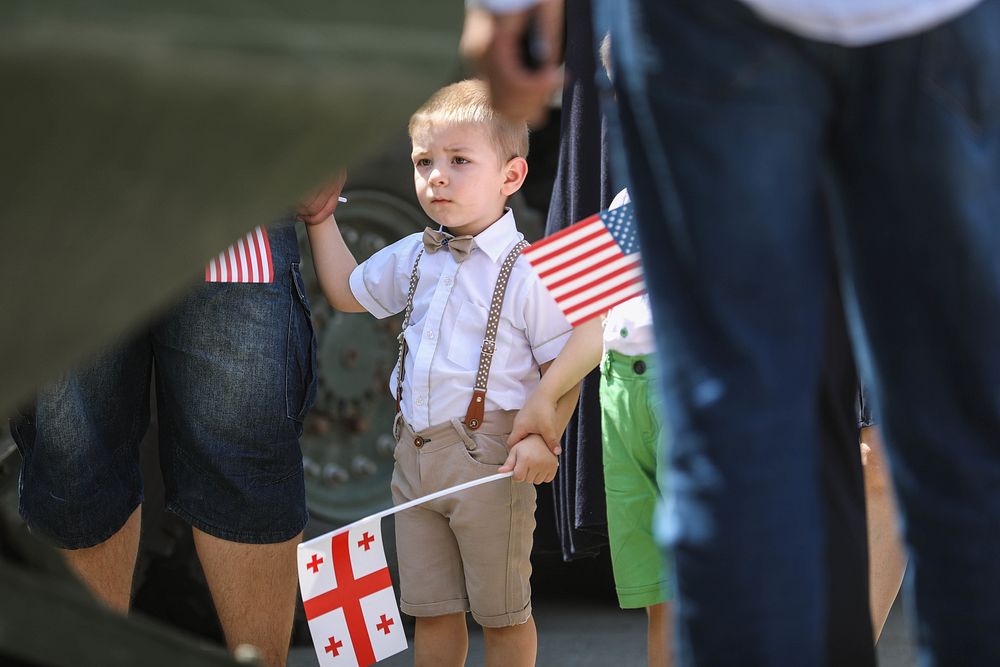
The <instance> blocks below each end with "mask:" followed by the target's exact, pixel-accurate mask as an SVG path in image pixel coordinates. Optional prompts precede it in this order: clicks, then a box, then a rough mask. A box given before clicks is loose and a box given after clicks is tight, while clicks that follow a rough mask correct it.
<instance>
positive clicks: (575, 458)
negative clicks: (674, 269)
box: [545, 0, 624, 560]
mask: <svg viewBox="0 0 1000 667" xmlns="http://www.w3.org/2000/svg"><path fill="white" fill-rule="evenodd" d="M590 15H591V7H590V0H568V1H567V3H566V72H567V73H566V85H565V88H564V89H563V98H562V100H563V101H562V105H563V111H562V126H561V132H560V137H561V142H560V148H559V166H558V169H557V171H556V179H555V184H554V187H553V189H552V201H551V203H550V205H549V215H548V220H547V222H546V225H545V233H546V234H547V235H548V234H552V233H553V232H556V231H558V230H560V229H562V228H564V227H567V226H568V225H571V224H573V223H574V222H577V221H578V220H581V219H583V218H585V217H587V216H588V215H592V214H594V213H596V212H597V211H599V210H601V209H604V208H607V207H608V204H610V203H611V199H612V197H613V196H614V194H615V192H617V190H618V189H620V188H621V187H624V184H621V185H619V184H616V183H613V182H612V180H611V176H610V174H609V168H608V161H607V159H606V158H607V142H606V137H605V124H604V120H603V117H602V115H601V112H600V104H599V101H598V92H597V88H596V86H595V85H594V72H595V58H594V34H593V30H592V28H591V21H590ZM599 377H600V376H599V374H598V373H597V372H594V373H591V375H590V376H589V377H588V378H587V380H586V381H585V382H584V384H583V390H582V393H581V395H580V404H579V407H578V408H577V410H576V412H575V413H574V414H573V418H572V419H571V420H570V423H569V427H568V428H567V429H566V434H565V436H564V437H563V454H562V460H561V461H560V465H559V473H558V475H557V476H556V479H555V481H554V482H553V483H552V495H553V499H554V509H555V522H556V530H557V534H558V536H559V543H560V548H561V550H562V555H563V558H564V559H565V560H572V559H574V558H580V557H584V556H595V555H597V553H598V551H599V550H600V548H601V547H602V546H604V545H606V544H607V542H608V540H607V514H606V511H605V505H604V470H603V467H602V463H601V411H600V402H599V398H598V384H599V383H598V380H599Z"/></svg>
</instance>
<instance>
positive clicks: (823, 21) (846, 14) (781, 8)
mask: <svg viewBox="0 0 1000 667" xmlns="http://www.w3.org/2000/svg"><path fill="white" fill-rule="evenodd" d="M742 1H743V2H745V3H746V4H748V5H750V7H752V8H753V10H754V11H755V12H757V13H758V14H759V15H760V16H761V18H763V19H765V20H767V21H768V22H770V23H773V24H775V25H777V26H780V27H782V28H785V29H786V30H791V31H792V32H795V33H798V34H800V35H802V36H803V37H808V38H810V39H815V40H818V41H821V42H832V43H834V44H841V45H843V46H862V45H865V44H875V43H878V42H884V41H887V40H890V39H899V38H901V37H905V36H907V35H913V34H916V33H919V32H923V31H925V30H930V29H931V28H933V27H934V26H936V25H939V24H941V23H944V22H945V21H948V20H949V19H953V18H955V17H956V16H958V15H959V14H962V13H963V12H966V11H968V10H969V9H971V8H972V7H974V6H975V5H977V4H979V2H981V0H742Z"/></svg>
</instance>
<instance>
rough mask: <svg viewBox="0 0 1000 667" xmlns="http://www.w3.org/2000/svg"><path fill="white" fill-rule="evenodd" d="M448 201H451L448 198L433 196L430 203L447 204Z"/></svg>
mask: <svg viewBox="0 0 1000 667" xmlns="http://www.w3.org/2000/svg"><path fill="white" fill-rule="evenodd" d="M450 201H451V200H450V199H445V198H443V197H435V198H433V199H431V203H432V204H447V203H449V202H450Z"/></svg>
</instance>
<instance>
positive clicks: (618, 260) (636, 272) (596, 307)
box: [524, 204, 646, 327]
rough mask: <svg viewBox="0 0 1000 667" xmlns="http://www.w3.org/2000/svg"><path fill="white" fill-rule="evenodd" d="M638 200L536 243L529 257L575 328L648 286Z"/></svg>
mask: <svg viewBox="0 0 1000 667" xmlns="http://www.w3.org/2000/svg"><path fill="white" fill-rule="evenodd" d="M638 250H639V240H638V239H637V238H636V232H635V225H634V224H633V216H632V204H625V205H623V206H620V207H618V208H614V209H611V210H608V211H601V212H600V213H598V214H596V215H592V216H590V217H589V218H586V219H585V220H581V221H580V222H578V223H576V224H574V225H571V226H570V227H567V228H566V229H563V230H561V231H559V232H557V233H555V234H553V235H552V236H548V237H546V238H544V239H542V240H541V241H538V242H537V243H533V244H531V245H530V246H528V248H527V249H526V250H525V251H524V256H525V257H527V258H528V261H529V262H530V263H531V265H532V266H533V267H535V271H537V272H538V276H539V278H541V280H542V284H543V285H545V287H546V288H547V289H548V290H549V292H550V293H551V294H552V296H553V298H555V300H556V303H557V304H559V307H560V308H561V309H562V311H563V314H564V315H566V319H567V320H569V322H570V324H572V325H573V326H574V327H575V326H577V325H578V324H582V323H583V322H586V321H587V320H589V319H590V318H592V317H594V316H596V315H601V314H602V313H605V312H607V311H608V310H609V309H610V308H611V307H613V306H616V305H618V304H619V303H622V302H623V301H627V300H628V299H631V298H632V297H635V296H639V295H640V294H643V293H644V292H645V291H646V284H645V283H644V282H643V279H642V265H641V264H640V263H639V253H638Z"/></svg>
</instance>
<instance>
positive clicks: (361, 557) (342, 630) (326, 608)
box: [297, 472, 511, 667]
mask: <svg viewBox="0 0 1000 667" xmlns="http://www.w3.org/2000/svg"><path fill="white" fill-rule="evenodd" d="M510 475H511V473H509V472H505V473H497V474H495V475H489V476H488V477H483V478H481V479H476V480H473V481H471V482H466V483H465V484H459V485H458V486H453V487H451V488H448V489H444V490H442V491H437V492H435V493H432V494H429V495H426V496H423V497H421V498H417V499H416V500H411V501H409V502H406V503H403V504H402V505H397V506H396V507H392V508H390V509H387V510H384V511H382V512H379V513H377V514H373V515H371V516H369V517H366V518H364V519H361V520H360V521H356V522H354V523H352V524H350V525H348V526H345V527H343V528H340V529H338V530H335V531H333V532H332V533H327V534H326V535H322V536H320V537H317V538H315V539H312V540H309V541H308V542H303V543H302V544H300V545H299V548H298V556H297V558H298V572H299V587H300V588H301V590H302V600H303V606H304V607H305V611H306V619H307V620H308V621H309V632H310V633H311V634H312V638H313V646H314V647H315V648H316V656H317V658H318V659H319V664H320V665H321V666H322V667H326V666H327V665H329V666H332V667H340V666H345V667H347V666H351V667H353V666H354V665H358V667H367V666H368V665H371V664H373V663H375V662H378V661H379V660H384V659H385V658H388V657H389V656H391V655H395V654H396V653H399V652H400V651H404V650H406V635H404V634H403V624H402V622H401V621H400V616H399V607H398V606H397V604H396V592H395V590H393V587H392V579H391V578H390V576H389V568H388V566H387V563H386V559H385V549H384V547H383V546H382V518H383V517H386V516H388V515H390V514H395V513H396V512H400V511H402V510H405V509H408V508H410V507H414V506H416V505H420V504H422V503H426V502H428V501H430V500H434V499H436V498H440V497H441V496H445V495H448V494H451V493H456V492H458V491H463V490H465V489H469V488H472V487H474V486H478V485H480V484H485V483H487V482H494V481H497V480H500V479H503V478H506V477H510Z"/></svg>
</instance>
